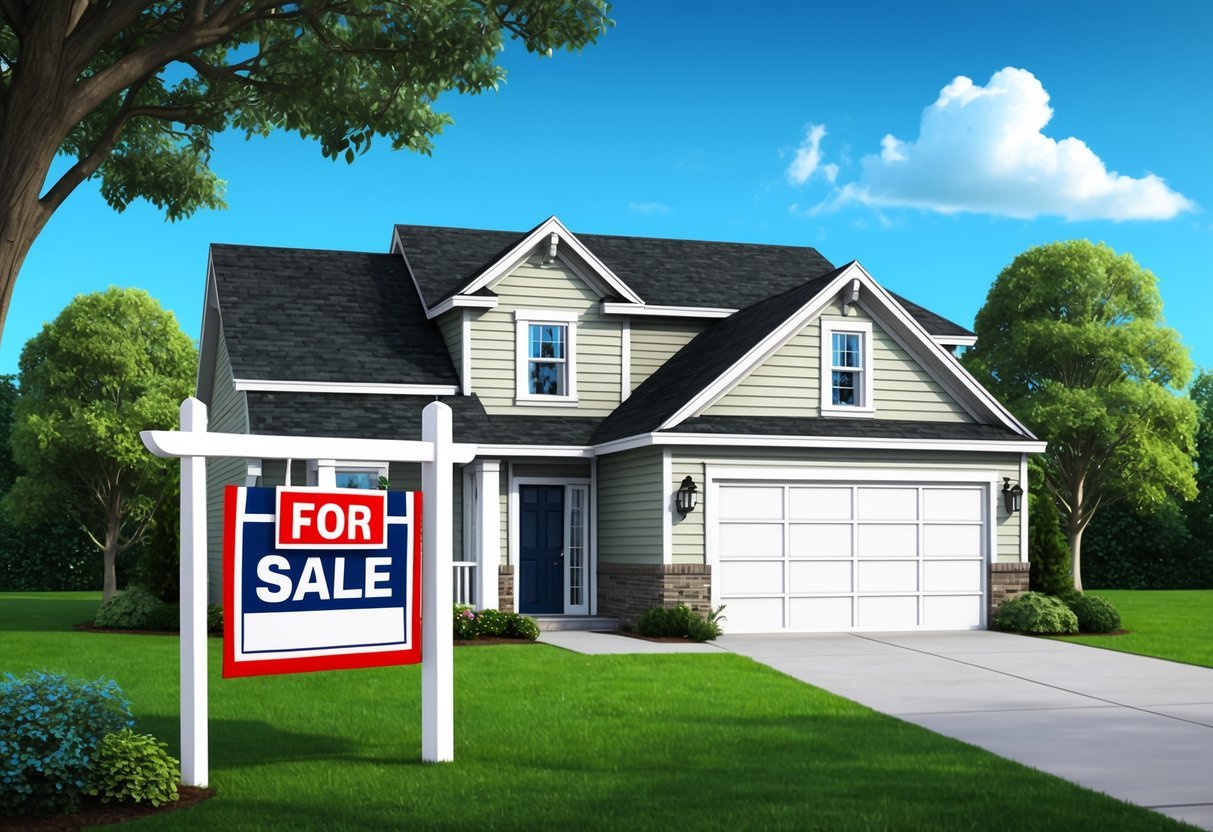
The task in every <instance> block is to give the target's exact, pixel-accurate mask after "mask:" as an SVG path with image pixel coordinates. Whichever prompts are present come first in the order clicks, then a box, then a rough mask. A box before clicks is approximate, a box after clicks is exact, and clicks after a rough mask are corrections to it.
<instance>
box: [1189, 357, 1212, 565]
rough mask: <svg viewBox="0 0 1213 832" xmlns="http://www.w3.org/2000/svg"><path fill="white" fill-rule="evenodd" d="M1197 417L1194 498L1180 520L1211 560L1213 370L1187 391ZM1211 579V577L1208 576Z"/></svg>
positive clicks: (1205, 372) (1199, 377) (1201, 374)
mask: <svg viewBox="0 0 1213 832" xmlns="http://www.w3.org/2000/svg"><path fill="white" fill-rule="evenodd" d="M1188 395H1189V396H1191V398H1192V401H1193V403H1195V405H1196V410H1197V414H1198V418H1199V423H1198V427H1197V431H1196V486H1197V488H1198V489H1199V493H1198V494H1197V495H1196V499H1195V500H1193V501H1192V502H1190V503H1187V504H1186V505H1185V506H1184V507H1183V508H1184V517H1185V519H1186V520H1187V522H1188V532H1189V533H1190V534H1191V535H1192V540H1193V541H1194V542H1195V543H1196V545H1197V546H1199V547H1201V548H1202V549H1203V550H1204V551H1205V552H1207V553H1209V555H1210V557H1213V371H1210V370H1204V371H1202V372H1201V373H1200V375H1198V376H1197V377H1196V380H1195V381H1194V382H1192V387H1191V389H1190V390H1189V392H1188ZM1209 577H1210V578H1213V575H1210V576H1209Z"/></svg>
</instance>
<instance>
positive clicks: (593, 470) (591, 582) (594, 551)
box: [586, 459, 598, 615]
mask: <svg viewBox="0 0 1213 832" xmlns="http://www.w3.org/2000/svg"><path fill="white" fill-rule="evenodd" d="M586 592H587V593H588V596H587V597H588V598H589V601H590V615H598V460H597V459H591V460H590V567H589V572H588V573H587V574H586Z"/></svg>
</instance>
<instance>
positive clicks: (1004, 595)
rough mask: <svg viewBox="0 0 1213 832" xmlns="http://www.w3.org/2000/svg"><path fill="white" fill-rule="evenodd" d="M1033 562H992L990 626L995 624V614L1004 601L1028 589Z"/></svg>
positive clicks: (988, 620)
mask: <svg viewBox="0 0 1213 832" xmlns="http://www.w3.org/2000/svg"><path fill="white" fill-rule="evenodd" d="M1030 572H1031V564H1028V563H991V564H990V594H989V596H988V597H989V599H990V616H989V618H988V619H987V622H988V626H990V627H993V626H994V614H995V613H997V612H998V607H999V605H1000V604H1002V602H1003V601H1009V600H1011V599H1012V598H1014V597H1015V596H1016V595H1020V594H1022V593H1024V592H1027V591H1028V575H1029V574H1030Z"/></svg>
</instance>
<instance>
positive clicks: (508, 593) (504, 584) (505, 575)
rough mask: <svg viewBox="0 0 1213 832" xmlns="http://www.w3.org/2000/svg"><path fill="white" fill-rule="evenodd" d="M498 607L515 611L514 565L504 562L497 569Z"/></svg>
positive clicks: (506, 610) (507, 610)
mask: <svg viewBox="0 0 1213 832" xmlns="http://www.w3.org/2000/svg"><path fill="white" fill-rule="evenodd" d="M497 609H499V610H501V611H502V612H513V611H514V567H513V566H512V565H505V564H502V565H501V566H500V567H498V569H497Z"/></svg>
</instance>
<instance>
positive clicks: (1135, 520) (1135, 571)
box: [1084, 499, 1213, 589]
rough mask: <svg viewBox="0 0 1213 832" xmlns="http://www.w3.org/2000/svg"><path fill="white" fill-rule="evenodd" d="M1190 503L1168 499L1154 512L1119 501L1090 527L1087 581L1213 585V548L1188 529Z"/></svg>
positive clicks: (1122, 585) (1111, 585)
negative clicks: (1184, 503)
mask: <svg viewBox="0 0 1213 832" xmlns="http://www.w3.org/2000/svg"><path fill="white" fill-rule="evenodd" d="M1187 508H1188V506H1180V505H1179V504H1178V503H1177V502H1176V501H1175V500H1171V499H1169V500H1164V501H1163V502H1162V504H1161V505H1159V506H1157V507H1155V508H1153V509H1152V510H1146V511H1136V510H1134V509H1133V507H1132V506H1128V505H1117V506H1112V507H1111V508H1109V509H1106V510H1104V511H1101V512H1100V513H1099V516H1097V517H1096V518H1095V519H1094V520H1093V521H1091V526H1090V528H1089V529H1087V534H1086V540H1085V541H1084V545H1085V547H1086V549H1087V550H1088V551H1089V552H1090V553H1091V554H1092V556H1093V557H1092V558H1091V560H1090V565H1089V566H1088V567H1087V569H1086V574H1087V583H1088V584H1089V585H1090V586H1092V587H1099V588H1100V589H1202V588H1208V587H1213V547H1210V546H1209V545H1208V544H1202V542H1201V541H1199V540H1197V539H1195V537H1194V536H1193V535H1192V534H1191V533H1190V532H1189V531H1188V522H1190V515H1189V514H1188V512H1187V511H1186V509H1187Z"/></svg>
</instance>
